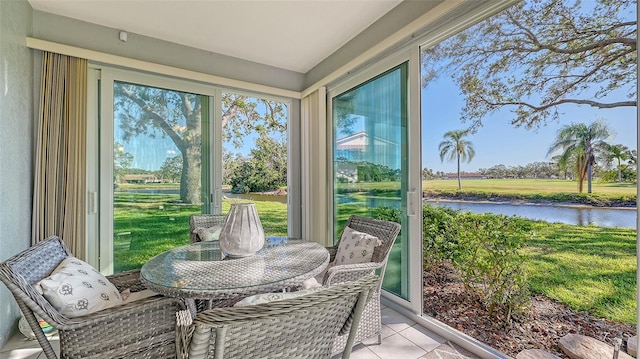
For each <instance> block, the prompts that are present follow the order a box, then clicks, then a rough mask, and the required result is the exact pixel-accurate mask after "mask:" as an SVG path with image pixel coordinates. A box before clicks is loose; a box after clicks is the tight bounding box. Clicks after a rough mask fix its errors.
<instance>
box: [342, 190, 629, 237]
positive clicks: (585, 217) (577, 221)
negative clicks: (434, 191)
mask: <svg viewBox="0 0 640 359" xmlns="http://www.w3.org/2000/svg"><path fill="white" fill-rule="evenodd" d="M357 202H361V203H362V205H366V206H368V207H379V206H385V207H389V208H398V207H399V206H400V200H398V199H390V198H375V197H370V198H367V199H365V200H363V199H361V198H355V197H351V196H348V195H342V196H340V197H339V198H338V203H357ZM425 202H426V203H429V204H430V205H432V206H439V207H445V206H446V207H449V208H452V209H455V210H460V211H469V212H472V213H496V214H502V215H505V216H512V215H515V216H518V217H522V218H527V219H533V220H543V221H547V222H550V223H554V222H556V223H566V224H571V225H578V226H586V225H589V224H593V225H595V226H598V227H623V228H632V229H635V228H636V220H637V211H636V209H635V208H602V207H587V206H553V205H547V204H544V205H542V204H540V205H538V204H511V203H491V202H482V203H478V202H464V201H435V200H429V201H426V200H425Z"/></svg>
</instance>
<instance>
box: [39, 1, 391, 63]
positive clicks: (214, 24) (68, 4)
mask: <svg viewBox="0 0 640 359" xmlns="http://www.w3.org/2000/svg"><path fill="white" fill-rule="evenodd" d="M401 1H402V0H251V1H249V0H235V1H233V0H200V1H197V0H29V3H30V4H31V6H32V7H33V8H34V9H36V10H40V11H43V12H50V13H54V14H57V15H62V16H66V17H70V18H74V19H78V20H83V21H86V22H90V23H95V24H99V25H103V26H107V27H111V28H115V29H119V30H124V31H127V32H130V33H134V34H140V35H145V36H149V37H154V38H158V39H162V40H166V41H170V42H175V43H179V44H183V45H187V46H191V47H195V48H199V49H203V50H207V51H211V52H216V53H219V54H223V55H228V56H233V57H237V58H241V59H245V60H250V61H254V62H258V63H262V64H266V65H271V66H276V67H280V68H283V69H287V70H292V71H296V72H301V73H306V72H307V71H309V70H310V69H311V68H313V67H314V66H315V65H317V64H318V63H320V62H321V61H322V60H323V59H324V58H326V57H327V56H328V55H330V54H332V53H333V52H334V51H336V50H337V49H339V48H340V47H341V46H342V45H344V44H345V43H347V42H348V41H349V40H351V39H352V38H353V37H355V36H356V35H357V34H358V33H360V32H361V31H362V30H364V29H366V28H367V27H368V26H369V25H371V24H373V23H374V22H375V21H376V20H378V19H379V18H380V17H382V16H383V15H384V14H386V13H387V12H389V11H390V10H391V9H393V8H394V7H395V6H396V5H398V4H399V3H400V2H401Z"/></svg>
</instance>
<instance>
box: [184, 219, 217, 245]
mask: <svg viewBox="0 0 640 359" xmlns="http://www.w3.org/2000/svg"><path fill="white" fill-rule="evenodd" d="M224 218H225V215H224V214H192V215H191V216H190V217H189V241H190V243H196V242H202V239H200V236H198V234H197V233H194V232H193V231H194V230H195V229H196V228H211V227H214V226H220V227H222V224H224Z"/></svg>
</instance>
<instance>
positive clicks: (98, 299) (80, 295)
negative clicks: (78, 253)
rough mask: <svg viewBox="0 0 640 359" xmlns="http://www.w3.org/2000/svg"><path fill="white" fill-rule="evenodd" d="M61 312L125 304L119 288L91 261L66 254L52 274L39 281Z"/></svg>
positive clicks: (71, 315) (74, 313) (78, 313)
mask: <svg viewBox="0 0 640 359" xmlns="http://www.w3.org/2000/svg"><path fill="white" fill-rule="evenodd" d="M37 284H38V285H37V286H36V288H37V287H38V286H39V287H40V288H41V289H42V295H43V296H44V297H45V298H46V299H47V300H48V301H49V303H51V305H52V306H53V307H54V308H56V309H57V310H58V311H59V312H60V314H62V315H64V316H67V317H69V318H75V317H81V316H83V315H87V314H91V313H94V312H97V311H100V310H103V309H106V308H111V307H115V306H118V305H120V304H122V297H121V296H120V293H119V292H118V289H117V288H116V287H115V286H114V285H113V283H111V282H109V280H108V279H107V278H105V277H104V276H103V275H102V274H101V273H100V272H98V271H97V270H96V269H95V268H93V267H92V266H91V265H89V264H88V263H86V262H84V261H81V260H80V259H78V258H75V257H67V258H66V259H64V260H63V261H62V262H60V264H59V265H58V267H56V269H54V270H53V272H51V275H49V277H47V278H44V279H42V280H41V281H40V282H38V283H37Z"/></svg>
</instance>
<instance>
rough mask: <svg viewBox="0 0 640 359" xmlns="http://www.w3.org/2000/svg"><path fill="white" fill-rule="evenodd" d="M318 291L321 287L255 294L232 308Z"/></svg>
mask: <svg viewBox="0 0 640 359" xmlns="http://www.w3.org/2000/svg"><path fill="white" fill-rule="evenodd" d="M320 289H322V287H319V286H318V287H313V288H307V289H303V290H299V291H297V292H278V293H262V294H256V295H252V296H250V297H246V298H244V299H243V300H241V301H239V302H237V303H236V304H234V305H233V306H234V307H246V306H249V305H256V304H265V303H270V302H277V301H279V300H285V299H291V298H297V297H301V296H303V295H306V294H309V293H313V292H315V291H317V290H320Z"/></svg>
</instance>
